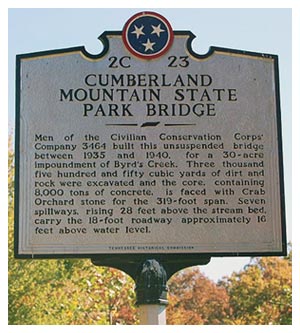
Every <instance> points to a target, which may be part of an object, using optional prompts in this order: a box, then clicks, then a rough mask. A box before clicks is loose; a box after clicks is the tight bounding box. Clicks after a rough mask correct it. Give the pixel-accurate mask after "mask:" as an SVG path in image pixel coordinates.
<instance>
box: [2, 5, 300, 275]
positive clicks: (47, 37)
mask: <svg viewBox="0 0 300 333" xmlns="http://www.w3.org/2000/svg"><path fill="white" fill-rule="evenodd" d="M4 2H5V3H7V6H6V7H5V8H2V9H1V10H3V9H4V10H5V11H7V10H8V22H7V23H8V94H7V96H8V128H9V130H10V131H13V128H14V112H15V110H14V99H15V89H14V84H15V83H14V82H15V81H14V80H15V55H16V54H22V53H29V52H36V51H44V50H51V49H60V48H66V47H74V46H84V47H85V48H86V50H87V51H88V52H89V53H91V54H98V53H100V51H101V49H102V45H101V42H99V40H98V39H97V37H98V36H99V35H100V34H101V33H102V32H104V31H105V30H122V28H123V26H124V24H125V22H126V21H127V20H128V18H130V17H131V16H132V15H133V14H135V13H137V12H140V11H141V10H151V11H155V12H158V13H160V14H161V15H163V16H165V17H166V18H167V19H168V20H169V21H170V23H171V25H172V27H173V30H190V31H191V32H192V33H193V34H194V35H196V39H195V40H194V41H193V44H192V45H193V50H194V51H195V52H196V53H199V54H205V53H207V51H208V49H209V47H210V46H218V47H225V48H233V49H240V50H246V51H253V52H259V53H270V54H277V55H278V56H279V77H280V93H281V112H282V115H281V116H282V130H283V155H284V177H285V200H286V220H287V239H288V241H292V183H293V182H292V127H293V125H294V124H293V121H292V106H293V103H294V102H293V100H292V73H293V72H294V71H295V68H298V66H297V65H295V68H293V69H292V45H293V46H294V45H295V44H296V42H295V36H294V39H293V37H292V15H294V18H299V15H298V14H297V13H298V12H299V7H298V6H297V5H295V3H297V1H285V2H283V1H278V4H280V6H279V7H286V8H271V7H268V6H267V5H265V4H266V3H267V1H260V2H253V1H252V2H250V1H245V3H246V8H236V7H235V5H234V4H235V3H239V2H236V1H228V4H227V5H228V7H227V8H224V6H222V5H221V3H222V2H221V1H211V2H210V5H209V7H213V4H214V3H216V4H217V7H215V8H204V7H207V6H203V8H199V7H198V5H195V3H194V2H192V1H186V7H185V8H170V7H169V6H167V4H169V1H166V2H164V1H160V2H156V1H152V2H151V4H154V3H158V4H159V6H158V7H163V4H164V3H166V6H165V7H164V8H158V7H146V6H145V7H141V6H137V5H136V4H137V3H138V2H135V1H134V2H133V3H134V4H135V5H136V6H128V7H133V8H118V7H117V8H93V7H98V6H97V5H96V6H95V4H97V3H98V2H94V1H86V2H85V6H86V7H88V4H90V7H91V8H71V7H70V6H69V5H68V2H67V1H64V0H63V1H61V2H55V1H54V2H53V1H52V2H48V1H45V6H46V8H39V9H38V8H18V7H26V5H24V1H16V2H15V4H14V5H13V7H15V8H11V6H10V3H9V1H4ZM269 2H270V3H272V4H273V6H275V3H276V0H273V1H269ZM25 3H26V1H25ZM29 3H30V4H31V5H30V6H28V7H35V2H34V1H29ZM53 3H54V6H56V7H66V8H56V9H54V8H53V9H52V8H47V7H52V6H53ZM127 3H128V4H129V3H131V1H129V2H128V1H127ZM143 3H144V4H145V3H147V2H146V1H144V2H143ZM204 3H207V2H204ZM230 3H233V8H229V7H231V6H230V5H229V4H230ZM253 3H254V6H256V8H255V7H253V8H250V7H252V6H253ZM188 4H191V6H190V8H188V6H187V5H188ZM218 4H219V6H218ZM247 4H248V6H247ZM47 5H48V6H47ZM16 6H17V7H16ZM80 6H82V4H80ZM261 6H262V7H265V8H258V7H261ZM292 9H293V11H292ZM296 15H297V16H296ZM298 27H299V25H298ZM294 33H295V28H294ZM297 36H298V35H297ZM298 38H299V37H298ZM293 67H294V65H293ZM296 119H297V118H296ZM0 139H1V138H0ZM249 260H250V258H213V259H212V260H211V262H210V263H209V264H208V265H207V266H206V267H202V268H201V270H202V271H203V272H204V273H205V274H206V275H207V276H208V277H209V278H211V279H213V280H214V281H217V280H219V279H220V278H222V277H223V276H226V275H230V274H231V273H232V271H239V270H241V269H242V268H243V267H244V265H246V264H247V263H249Z"/></svg>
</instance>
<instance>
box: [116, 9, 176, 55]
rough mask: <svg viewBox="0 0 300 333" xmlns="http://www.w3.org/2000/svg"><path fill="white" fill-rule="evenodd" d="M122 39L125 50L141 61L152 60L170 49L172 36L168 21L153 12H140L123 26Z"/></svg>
mask: <svg viewBox="0 0 300 333" xmlns="http://www.w3.org/2000/svg"><path fill="white" fill-rule="evenodd" d="M122 38H123V42H124V45H125V46H126V48H127V50H128V51H129V52H130V53H132V54H133V55H135V56H137V57H139V58H142V59H154V58H158V57H160V56H162V55H163V54H165V53H166V52H167V51H168V50H169V49H170V47H171V45H172V42H173V39H174V34H173V30H172V27H171V25H170V23H169V21H168V20H167V19H166V18H164V17H163V16H162V15H160V14H157V13H154V12H140V13H137V14H135V15H134V16H132V17H131V18H130V19H129V20H128V21H127V22H126V24H125V26H124V29H123V33H122Z"/></svg>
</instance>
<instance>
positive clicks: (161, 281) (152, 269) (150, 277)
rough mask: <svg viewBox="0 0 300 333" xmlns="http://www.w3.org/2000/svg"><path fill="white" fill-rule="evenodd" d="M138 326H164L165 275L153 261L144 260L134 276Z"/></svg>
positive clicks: (165, 303)
mask: <svg viewBox="0 0 300 333" xmlns="http://www.w3.org/2000/svg"><path fill="white" fill-rule="evenodd" d="M135 281H136V288H135V291H136V297H137V305H138V306H139V308H140V325H166V306H167V304H168V300H167V292H168V288H167V273H166V271H165V269H164V267H163V266H162V265H161V264H160V263H159V262H158V261H157V260H155V259H147V260H145V261H144V262H143V263H142V264H141V265H140V266H139V269H138V273H137V276H136V279H135Z"/></svg>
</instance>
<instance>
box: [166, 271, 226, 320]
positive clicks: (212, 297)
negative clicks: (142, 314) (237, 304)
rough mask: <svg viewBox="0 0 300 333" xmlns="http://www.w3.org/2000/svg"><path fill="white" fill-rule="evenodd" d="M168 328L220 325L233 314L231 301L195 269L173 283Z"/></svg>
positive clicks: (181, 275) (222, 289)
mask: <svg viewBox="0 0 300 333" xmlns="http://www.w3.org/2000/svg"><path fill="white" fill-rule="evenodd" d="M169 289H170V291H169V302H170V305H169V306H168V308H167V319H168V324H174V325H176V324H181V325H201V324H204V325H218V324H223V323H224V322H223V320H224V318H226V317H227V315H228V313H229V310H230V308H229V297H228V295H227V292H226V290H225V288H224V287H223V286H217V285H216V284H215V283H214V282H213V281H211V280H209V279H208V278H207V277H205V276H204V275H203V274H202V273H201V272H200V270H199V268H197V267H194V268H190V269H186V270H183V271H181V272H179V273H177V274H175V275H174V276H173V277H172V278H171V280H170V281H169Z"/></svg>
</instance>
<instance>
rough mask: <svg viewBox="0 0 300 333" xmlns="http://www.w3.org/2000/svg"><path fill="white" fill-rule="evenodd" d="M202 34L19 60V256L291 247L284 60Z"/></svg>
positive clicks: (143, 27) (117, 38) (115, 35)
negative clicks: (196, 44) (202, 50)
mask: <svg viewBox="0 0 300 333" xmlns="http://www.w3.org/2000/svg"><path fill="white" fill-rule="evenodd" d="M194 37H195V36H194V35H193V34H192V33H191V32H190V31H173V30H172V26H171V24H170V23H169V22H168V21H167V20H166V19H165V18H164V17H163V16H161V15H159V14H157V13H154V12H141V13H138V14H136V15H134V16H133V17H131V18H130V19H129V20H128V21H127V22H126V24H125V25H124V28H123V30H122V31H106V32H104V33H103V34H102V35H101V36H100V37H99V39H100V40H101V41H102V42H103V45H104V48H103V51H102V53H101V54H99V55H91V54H89V53H88V52H87V51H86V50H85V48H84V47H74V48H67V49H61V50H50V51H42V52H36V53H30V54H21V55H18V56H17V76H16V85H17V117H16V166H17V175H16V257H19V258H32V257H36V258H42V257H45V258H49V257H59V256H61V257H62V256H66V257H67V256H70V257H71V256H75V257H88V256H91V255H97V254H102V255H104V254H107V255H108V254H109V255H113V254H126V255H128V254H146V253H154V254H199V255H207V256H233V255H240V256H243V255H244V256H245V255H283V254H284V253H286V238H285V213H284V212H285V209H284V195H283V194H284V189H283V168H282V165H283V163H282V143H281V122H280V101H279V78H278V58H277V56H276V55H271V54H262V53H254V52H247V51H241V50H233V49H226V48H220V47H211V48H210V50H209V52H208V53H207V54H204V55H199V54H197V53H195V52H194V51H193V50H192V47H191V44H192V40H193V39H194Z"/></svg>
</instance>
